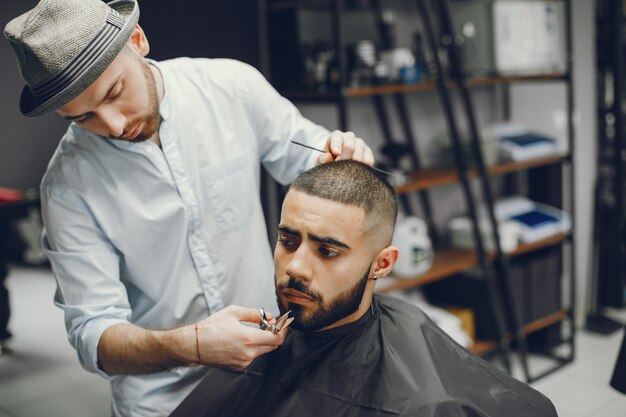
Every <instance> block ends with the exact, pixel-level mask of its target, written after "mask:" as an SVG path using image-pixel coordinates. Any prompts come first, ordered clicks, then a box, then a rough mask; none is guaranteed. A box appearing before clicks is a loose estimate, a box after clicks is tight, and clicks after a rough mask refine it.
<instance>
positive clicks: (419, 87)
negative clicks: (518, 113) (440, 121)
mask: <svg viewBox="0 0 626 417" xmlns="http://www.w3.org/2000/svg"><path fill="white" fill-rule="evenodd" d="M567 79H568V75H567V74H566V73H562V72H553V73H545V74H528V75H509V76H486V77H473V78H470V79H469V80H468V81H469V85H470V87H481V86H489V85H498V84H511V83H516V82H532V81H561V80H567ZM455 85H456V83H452V82H451V83H450V84H449V86H450V87H455ZM436 88H437V84H436V83H435V82H434V81H426V82H420V83H416V84H390V85H379V86H372V87H348V88H346V89H344V90H343V92H342V94H343V95H344V96H346V97H369V96H375V95H384V94H397V93H413V92H417V91H430V90H435V89H436Z"/></svg>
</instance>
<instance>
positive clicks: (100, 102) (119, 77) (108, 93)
mask: <svg viewBox="0 0 626 417" xmlns="http://www.w3.org/2000/svg"><path fill="white" fill-rule="evenodd" d="M121 78H122V74H120V75H118V76H117V78H116V79H115V81H114V82H113V84H111V87H109V89H108V90H107V93H106V94H105V95H104V97H102V99H101V100H100V101H98V105H100V104H102V103H103V102H104V100H106V99H107V97H109V96H110V95H111V92H112V91H113V89H114V88H115V86H116V85H117V84H118V83H119V82H120V79H121ZM86 114H87V113H83V114H79V115H77V116H63V118H64V119H65V120H76V119H80V118H81V117H83V116H84V115H86Z"/></svg>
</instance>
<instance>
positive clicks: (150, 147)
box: [144, 145, 152, 153]
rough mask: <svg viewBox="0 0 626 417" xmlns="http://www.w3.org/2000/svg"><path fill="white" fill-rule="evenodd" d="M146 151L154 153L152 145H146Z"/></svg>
mask: <svg viewBox="0 0 626 417" xmlns="http://www.w3.org/2000/svg"><path fill="white" fill-rule="evenodd" d="M144 149H145V151H146V152H148V153H150V152H152V146H150V145H146V146H145V147H144Z"/></svg>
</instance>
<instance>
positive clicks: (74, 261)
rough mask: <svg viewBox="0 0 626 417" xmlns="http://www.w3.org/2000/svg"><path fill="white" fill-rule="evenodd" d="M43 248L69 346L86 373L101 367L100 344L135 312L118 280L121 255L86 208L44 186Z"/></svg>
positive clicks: (77, 199)
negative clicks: (54, 284) (112, 328)
mask: <svg viewBox="0 0 626 417" xmlns="http://www.w3.org/2000/svg"><path fill="white" fill-rule="evenodd" d="M41 198H42V214H43V221H44V232H43V236H42V244H43V248H44V251H45V253H46V255H47V257H48V259H49V260H50V263H51V265H52V270H53V272H54V275H55V279H56V282H57V291H56V294H55V304H56V305H57V306H58V307H60V308H61V309H62V310H63V312H64V314H65V327H66V329H67V333H68V339H69V342H70V344H71V345H72V346H73V347H74V349H75V350H76V353H77V355H78V359H79V361H80V363H81V365H82V366H83V368H85V369H86V370H87V371H89V372H93V373H96V374H98V375H100V376H102V377H104V378H106V379H110V378H111V376H110V375H109V374H107V373H105V372H104V371H102V370H101V369H100V368H99V366H98V342H99V340H100V336H101V335H102V333H103V332H104V331H105V330H106V329H107V328H108V327H110V326H112V325H114V324H117V323H128V320H129V318H130V314H131V309H130V305H129V302H128V295H127V293H126V288H125V286H124V285H123V283H122V282H121V281H120V278H119V264H120V255H119V254H118V253H117V252H116V250H115V248H114V247H113V246H112V245H111V244H110V242H109V241H108V240H107V239H106V237H105V236H104V235H103V233H102V231H101V230H100V228H99V227H98V225H97V222H96V221H95V219H94V218H93V216H92V215H91V214H90V211H89V209H88V207H87V205H86V204H85V203H84V202H83V201H82V200H81V199H80V197H78V196H77V195H76V194H75V193H73V192H71V191H66V190H62V189H59V188H50V187H46V188H44V187H43V186H42V193H41Z"/></svg>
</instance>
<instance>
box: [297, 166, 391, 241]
mask: <svg viewBox="0 0 626 417" xmlns="http://www.w3.org/2000/svg"><path fill="white" fill-rule="evenodd" d="M292 189H294V190H298V191H301V192H303V193H305V194H308V195H311V196H314V197H319V198H323V199H326V200H331V201H335V202H337V203H341V204H346V205H350V206H356V207H360V208H362V209H363V211H364V212H365V223H366V224H365V227H366V229H367V232H368V233H370V232H374V231H375V233H376V235H378V236H379V237H380V238H383V239H384V243H386V244H387V245H389V244H391V238H392V237H393V229H394V227H395V224H396V217H397V215H398V199H397V196H396V193H395V191H394V189H393V187H392V186H391V185H390V184H389V182H388V181H387V179H386V178H384V177H383V176H382V175H381V174H379V173H378V172H377V171H375V170H373V169H372V168H371V167H369V166H368V165H366V164H364V163H361V162H357V161H352V160H342V161H335V162H329V163H326V164H322V165H318V166H316V167H315V168H311V169H309V170H308V171H306V172H304V173H303V174H302V175H300V176H299V177H298V178H296V179H295V181H294V182H293V183H292V184H291V185H290V186H289V190H292ZM288 192H289V191H288Z"/></svg>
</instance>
